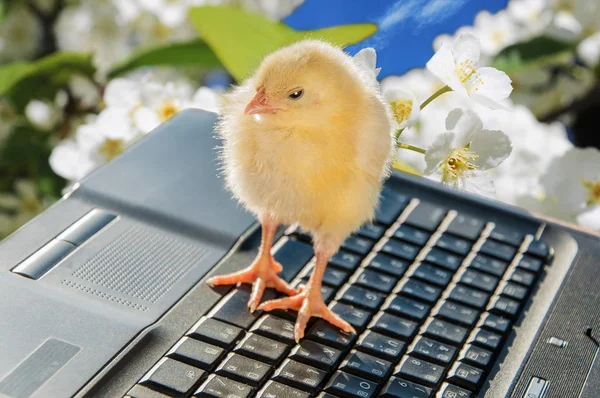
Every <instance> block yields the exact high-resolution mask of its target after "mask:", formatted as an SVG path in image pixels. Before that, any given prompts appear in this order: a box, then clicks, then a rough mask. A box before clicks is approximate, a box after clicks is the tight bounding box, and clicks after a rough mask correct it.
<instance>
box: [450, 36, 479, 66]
mask: <svg viewBox="0 0 600 398" xmlns="http://www.w3.org/2000/svg"><path fill="white" fill-rule="evenodd" d="M452 55H453V56H454V60H455V62H456V63H457V64H461V63H463V62H469V63H472V64H473V65H474V66H476V65H477V63H478V62H479V58H480V56H481V45H480V43H479V39H478V38H477V36H475V35H474V34H473V33H471V32H465V33H461V34H459V35H458V36H457V37H456V38H455V39H454V43H452Z"/></svg>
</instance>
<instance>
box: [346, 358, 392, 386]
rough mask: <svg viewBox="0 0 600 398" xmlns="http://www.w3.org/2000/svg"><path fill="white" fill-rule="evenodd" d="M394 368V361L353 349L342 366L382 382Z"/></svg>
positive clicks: (361, 375)
mask: <svg viewBox="0 0 600 398" xmlns="http://www.w3.org/2000/svg"><path fill="white" fill-rule="evenodd" d="M391 369H392V363H391V362H388V361H385V360H383V359H379V358H377V357H374V356H372V355H369V354H365V353H364V352H360V351H355V350H352V351H351V352H350V355H349V356H348V358H346V360H345V361H344V362H342V366H340V370H343V371H345V372H348V373H353V374H355V375H357V376H360V377H364V378H366V379H371V380H373V381H376V382H381V381H383V379H385V378H386V377H387V375H388V373H389V372H390V370H391Z"/></svg>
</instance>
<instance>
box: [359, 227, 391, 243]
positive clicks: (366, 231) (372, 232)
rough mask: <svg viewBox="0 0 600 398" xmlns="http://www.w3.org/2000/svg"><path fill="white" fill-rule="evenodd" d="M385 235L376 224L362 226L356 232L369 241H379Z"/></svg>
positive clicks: (383, 229)
mask: <svg viewBox="0 0 600 398" xmlns="http://www.w3.org/2000/svg"><path fill="white" fill-rule="evenodd" d="M384 233H385V228H384V227H382V226H381V225H377V224H363V225H362V226H361V227H360V229H359V230H358V234H359V235H362V236H366V237H367V238H369V239H373V240H379V239H381V237H382V236H383V234H384Z"/></svg>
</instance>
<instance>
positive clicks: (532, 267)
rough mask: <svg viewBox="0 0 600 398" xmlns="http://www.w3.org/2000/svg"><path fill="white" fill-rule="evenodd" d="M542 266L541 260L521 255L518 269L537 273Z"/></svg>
mask: <svg viewBox="0 0 600 398" xmlns="http://www.w3.org/2000/svg"><path fill="white" fill-rule="evenodd" d="M543 266H544V263H543V262H542V260H540V259H539V258H537V257H533V256H528V255H526V254H525V255H523V257H521V260H519V267H521V268H523V269H526V270H527V271H531V272H535V273H538V272H540V270H541V269H542V267H543Z"/></svg>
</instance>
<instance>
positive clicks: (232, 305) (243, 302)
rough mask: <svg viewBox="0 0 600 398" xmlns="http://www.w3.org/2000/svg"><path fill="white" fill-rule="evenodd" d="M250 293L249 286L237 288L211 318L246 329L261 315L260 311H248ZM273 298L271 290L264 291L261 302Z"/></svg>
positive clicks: (273, 292)
mask: <svg viewBox="0 0 600 398" xmlns="http://www.w3.org/2000/svg"><path fill="white" fill-rule="evenodd" d="M250 292H251V288H250V286H249V285H242V286H240V287H238V288H237V289H236V290H234V292H233V294H232V295H231V296H229V297H228V298H227V299H226V300H227V301H226V302H225V303H224V304H223V305H222V306H221V307H220V308H219V309H218V310H217V311H216V312H215V314H214V315H213V318H215V319H217V320H220V321H223V322H227V323H230V324H232V325H235V326H238V327H241V328H242V329H248V328H249V327H250V325H252V324H253V323H254V321H256V319H258V317H259V316H260V315H261V313H262V311H254V313H252V312H250V311H248V300H250ZM274 298H275V291H274V290H273V289H267V290H265V293H264V295H263V301H266V300H271V299H274Z"/></svg>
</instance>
